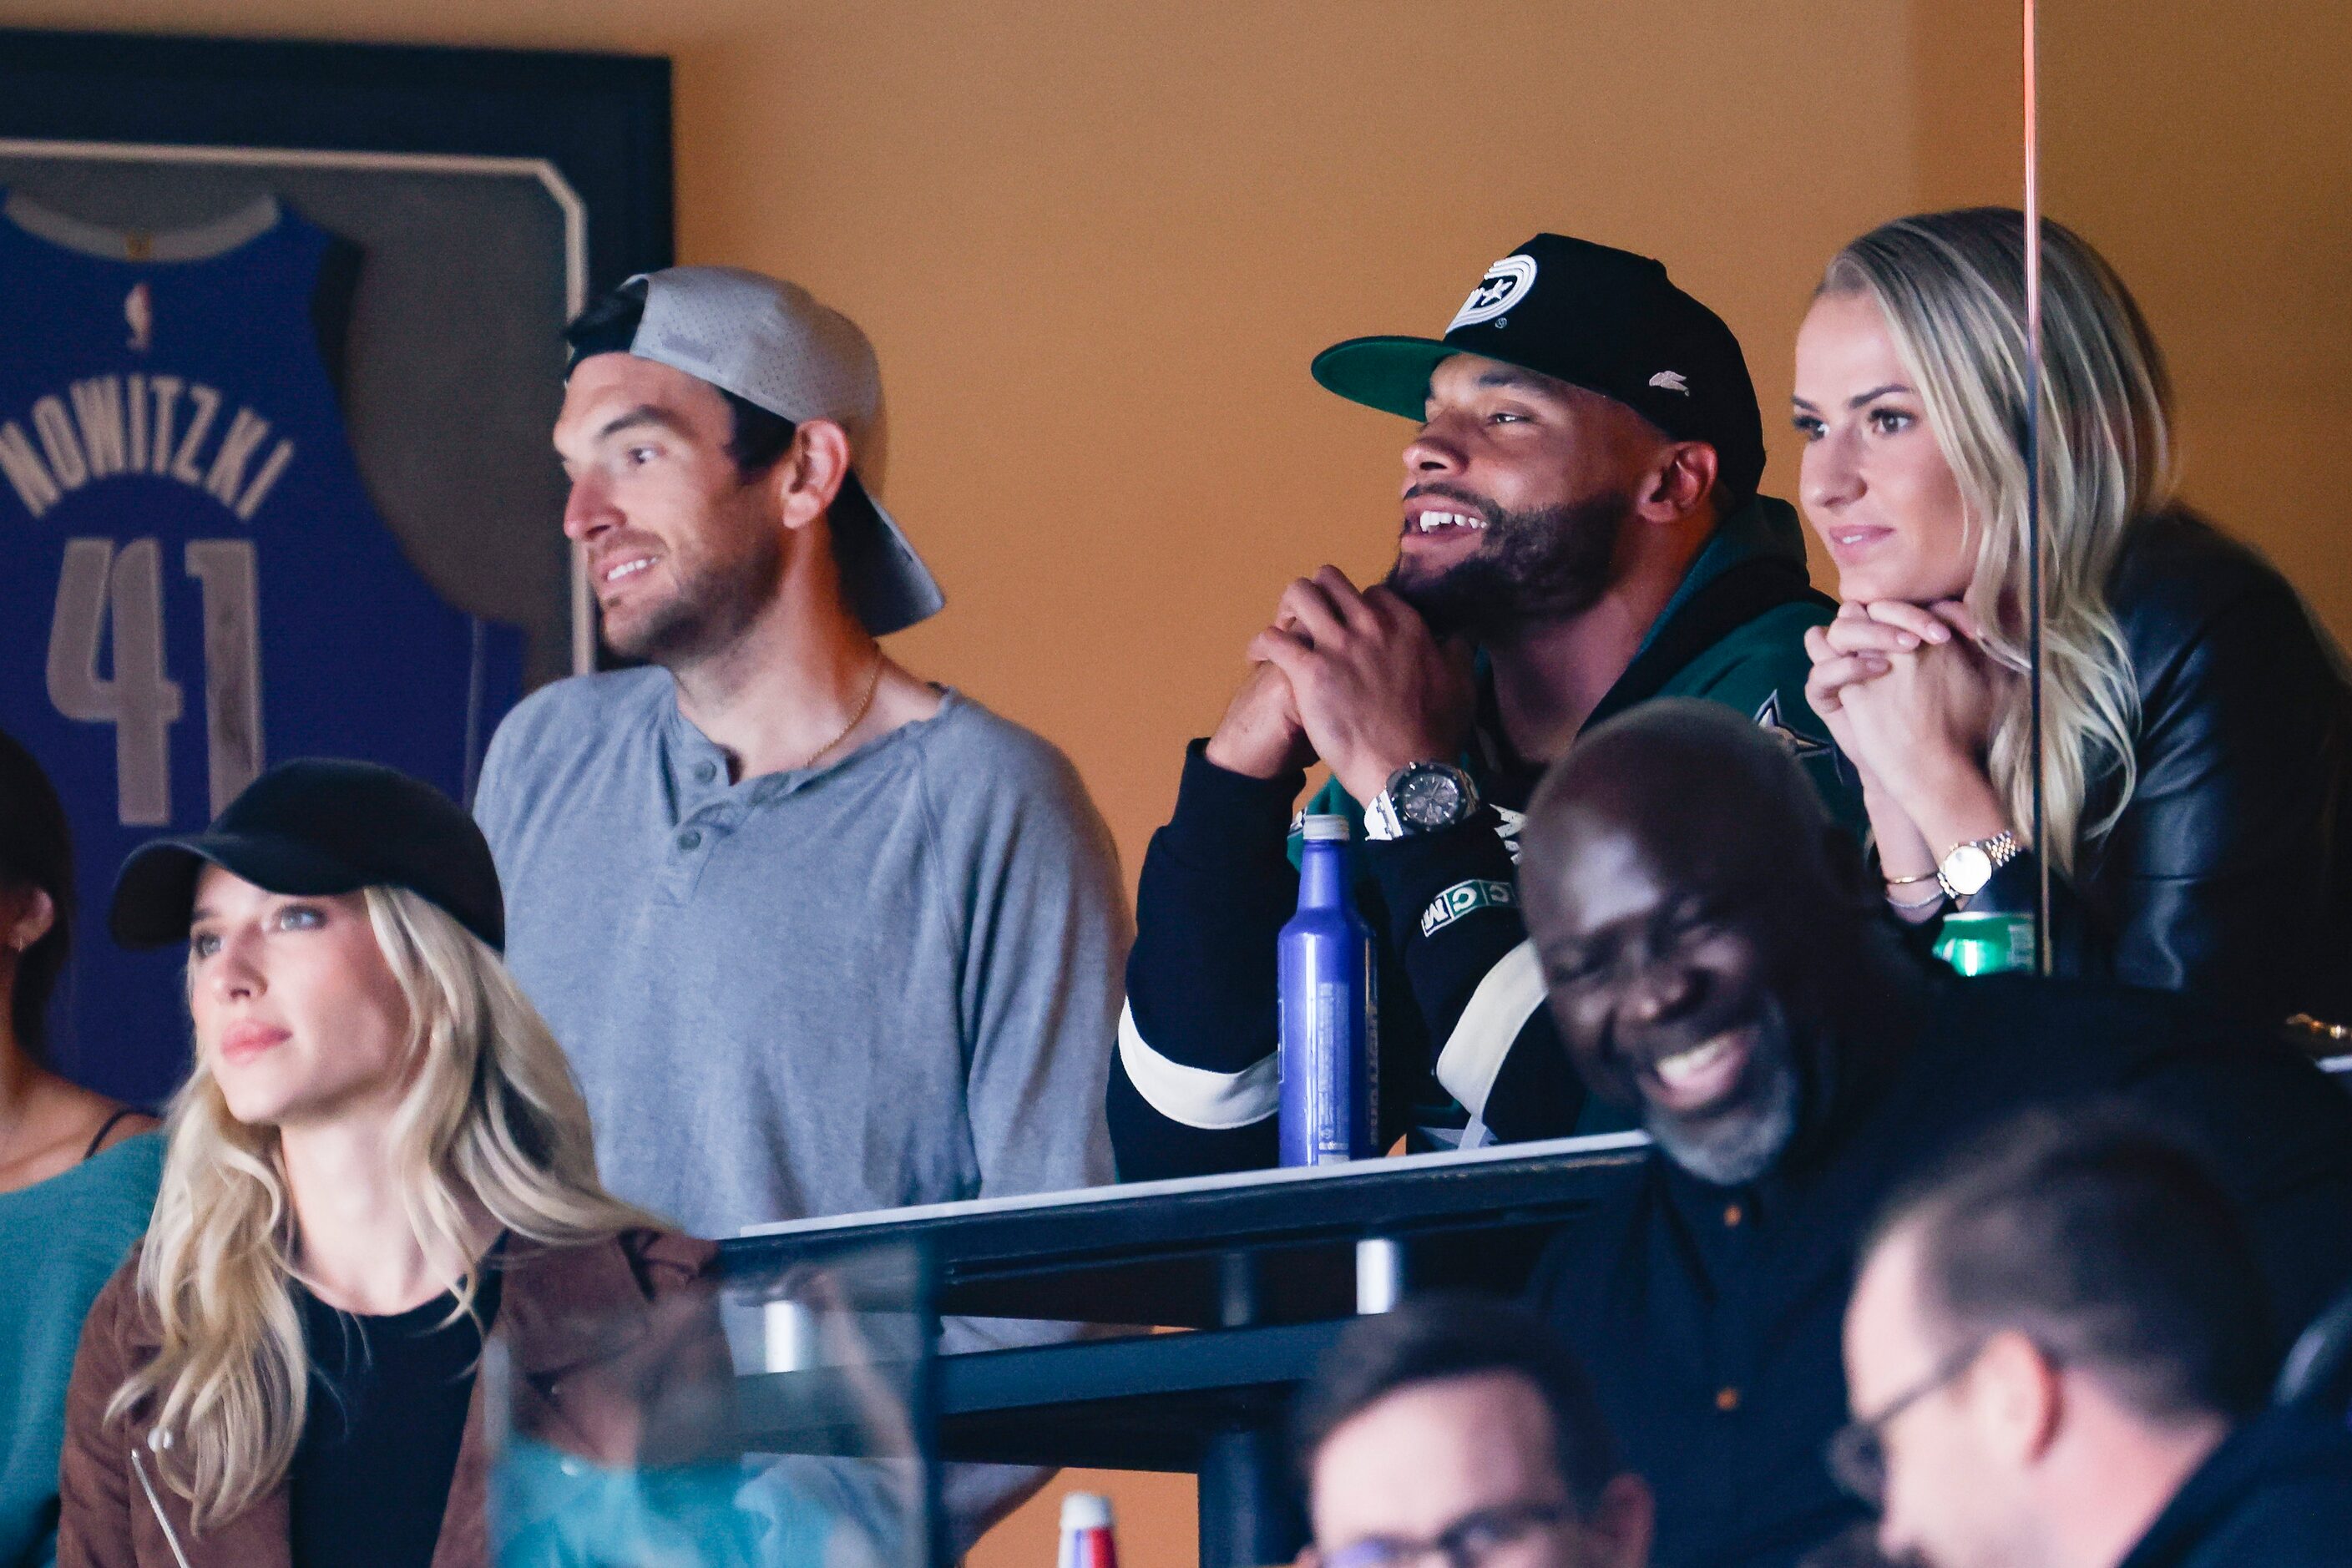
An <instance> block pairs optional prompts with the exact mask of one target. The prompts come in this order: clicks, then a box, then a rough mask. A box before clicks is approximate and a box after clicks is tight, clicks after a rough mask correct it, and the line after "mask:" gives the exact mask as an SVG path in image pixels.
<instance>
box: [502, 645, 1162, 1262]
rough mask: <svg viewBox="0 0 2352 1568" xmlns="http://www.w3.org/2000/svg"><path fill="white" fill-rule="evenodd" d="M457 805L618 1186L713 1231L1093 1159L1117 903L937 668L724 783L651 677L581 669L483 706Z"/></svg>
mask: <svg viewBox="0 0 2352 1568" xmlns="http://www.w3.org/2000/svg"><path fill="white" fill-rule="evenodd" d="M475 814H476V816H478V819H479V820H480V822H481V826H482V829H483V831H484V833H486V834H487V835H488V837H489V841H490V847H491V850H492V851H493V853H494V854H495V855H496V856H497V858H498V866H499V876H500V878H501V879H503V881H504V883H505V887H506V899H507V933H508V936H507V962H508V963H509V965H510V966H511V967H512V969H513V971H514V973H515V974H516V976H517V977H518V978H519V979H520V981H521V983H522V986H523V989H524V990H525V992H527V993H528V994H529V995H530V998H531V1000H532V1001H533V1002H535V1003H536V1004H537V1005H538V1006H539V1008H540V1010H541V1012H542V1013H543V1014H544V1015H545V1016H546V1017H547V1020H548V1022H549V1024H550V1025H551V1026H553V1028H554V1030H555V1036H556V1038H557V1039H559V1040H561V1041H562V1044H563V1048H564V1050H565V1052H566V1053H567V1054H568V1055H569V1056H570V1058H571V1059H572V1068H573V1070H574V1072H575V1073H576V1074H577V1076H578V1078H579V1079H580V1083H581V1087H582V1089H583V1090H584V1091H585V1092H586V1094H587V1097H588V1108H589V1110H590V1112H591V1113H592V1115H593V1118H594V1121H595V1128H596V1152H597V1161H598V1164H599V1165H600V1167H601V1168H602V1171H603V1174H604V1181H605V1184H606V1185H607V1186H609V1187H610V1188H611V1189H612V1190H613V1191H614V1193H615V1194H618V1195H619V1196H621V1197H623V1198H625V1199H626V1200H628V1201H629V1202H632V1203H635V1204H638V1205H642V1206H644V1207H646V1208H647V1209H650V1210H652V1211H653V1212H654V1213H656V1214H658V1215H664V1216H666V1217H667V1218H668V1219H670V1220H672V1221H674V1222H676V1223H677V1224H678V1225H680V1226H683V1227H684V1228H686V1229H687V1230H688V1231H691V1232H693V1233H694V1234H696V1235H698V1236H706V1237H725V1236H730V1235H733V1234H734V1233H735V1232H736V1231H738V1230H740V1228H741V1227H743V1226H746V1225H751V1224H756V1223H759V1222H762V1221H769V1220H785V1219H796V1218H802V1217H804V1216H808V1215H826V1214H841V1213H848V1212H855V1211H858V1210H864V1209H874V1208H884V1207H889V1206H893V1205H901V1204H922V1203H938V1202H944V1201H949V1200H953V1199H958V1198H970V1197H978V1196H994V1195H999V1194H1015V1193H1034V1192H1050V1191H1055V1190H1057V1189H1061V1188H1066V1187H1076V1186H1086V1185H1091V1184H1101V1183H1106V1182H1108V1181H1110V1180H1111V1178H1112V1172H1111V1154H1110V1141H1109V1137H1108V1132H1107V1131H1106V1129H1105V1126H1104V1121H1103V1086H1104V1079H1105V1077H1106V1075H1107V1073H1108V1066H1109V1053H1110V1049H1111V1046H1112V1042H1113V1041H1114V1040H1115V1038H1116V1037H1117V1031H1118V1008H1119V997H1120V991H1121V975H1122V971H1123V966H1124V964H1125V962H1126V949H1127V943H1128V941H1129V932H1130V927H1129V917H1128V911H1127V906H1126V897H1125V893H1124V889H1123V887H1122V883H1121V880H1120V877H1119V871H1118V858H1117V852H1116V851H1115V849H1114V848H1113V847H1112V844H1111V840H1110V835H1109V833H1108V830H1107V829H1106V828H1105V826H1103V822H1102V819H1101V817H1100V816H1099V815H1097V812H1096V811H1095V808H1094V805H1093V804H1092V803H1091V802H1090V801H1089V800H1088V799H1087V794H1086V790H1085V787H1084V786H1083V785H1082V784H1080V783H1079V781H1078V777H1077V773H1076V770H1074V769H1073V768H1072V767H1071V766H1070V764H1069V762H1068V761H1067V760H1066V758H1065V757H1063V755H1062V754H1061V753H1060V752H1057V751H1056V750H1055V749H1054V747H1053V746H1051V745H1050V744H1048V743H1047V742H1045V741H1043V740H1041V739H1039V738H1038V737H1037V736H1035V735H1033V734H1031V733H1030V732H1029V731H1026V730H1024V729H1022V728H1021V727H1020V726H1018V725H1016V724H1013V723H1011V722H1009V721H1006V720H1003V719H1000V718H998V717H997V716H996V715H994V714H992V713H991V712H989V711H988V710H986V709H985V708H982V706H981V705H980V704H978V703H976V702H974V701H972V700H970V699H968V698H965V697H962V696H960V695H959V694H957V693H956V692H954V691H952V690H950V691H949V692H947V693H946V695H945V699H944V700H943V701H942V703H941V705H940V710H939V712H938V713H937V714H936V715H935V716H933V717H931V718H929V719H926V720H921V721H917V722H915V723H911V724H907V725H904V726H902V727H900V728H899V729H898V730H896V731H891V732H890V733H889V734H887V735H884V736H882V737H881V738H880V739H878V740H876V741H874V742H871V743H870V744H868V745H866V746H864V747H862V748H860V749H859V750H858V751H856V752H852V753H851V754H850V755H848V756H847V757H845V758H843V759H842V760H840V761H839V762H836V763H832V764H830V765H828V766H824V767H819V768H809V769H802V770H799V771H795V772H792V773H770V774H765V775H762V776H761V777H757V778H750V779H745V780H742V781H741V782H740V783H735V784H730V783H729V782H728V768H727V758H726V756H725V754H724V753H723V752H721V751H720V750H719V747H718V746H717V745H715V744H714V743H712V742H711V741H710V740H709V738H708V737H706V736H704V735H703V734H702V733H701V731H698V730H697V729H696V728H695V727H694V726H693V725H692V724H691V723H689V722H688V721H687V720H686V718H685V717H684V716H683V715H682V714H681V713H679V711H678V708H677V696H676V688H675V686H674V685H673V683H672V682H671V679H670V677H669V675H668V674H667V672H666V671H664V670H660V669H655V668H646V669H633V670H625V671H620V672H616V673H613V674H605V675H593V676H583V677H579V678H576V679H570V680H564V681H559V682H557V683H556V684H554V685H552V686H550V687H548V688H546V689H543V690H541V691H540V692H538V693H536V694H535V695H533V696H532V697H531V698H530V699H529V700H526V701H525V702H523V703H522V704H521V705H520V707H518V708H516V709H515V710H514V711H513V712H512V713H511V714H509V716H508V718H507V720H506V721H505V722H504V723H503V724H501V725H500V726H499V731H498V735H497V737H496V738H495V739H494V740H493V741H492V742H491V743H490V749H489V753H488V758H487V760H486V761H485V763H484V764H483V770H482V779H481V787H480V789H479V792H478V797H477V800H476V805H475Z"/></svg>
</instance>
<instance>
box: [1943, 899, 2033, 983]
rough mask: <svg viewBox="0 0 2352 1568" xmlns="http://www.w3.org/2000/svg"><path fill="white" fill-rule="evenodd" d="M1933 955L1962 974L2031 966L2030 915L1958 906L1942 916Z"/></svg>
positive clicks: (2031, 920)
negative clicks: (1966, 908)
mask: <svg viewBox="0 0 2352 1568" xmlns="http://www.w3.org/2000/svg"><path fill="white" fill-rule="evenodd" d="M1936 956H1937V958H1940V959H1942V960H1943V961H1944V962H1945V963H1948V964H1950V965H1951V966H1952V967H1953V968H1954V969H1957V970H1958V971H1959V972H1960V973H1962V974H1971V975H1973V974H2005V973H2009V972H2010V971H2011V970H2020V971H2030V970H2032V967H2033V917H2032V915H2014V914H2001V913H1996V912H1994V911H1992V910H1979V911H1975V912H1970V911H1968V910H1962V911H1961V912H1959V913H1958V914H1949V915H1946V916H1945V917H1944V930H1943V932H1942V934H1941V935H1939V936H1937V938H1936Z"/></svg>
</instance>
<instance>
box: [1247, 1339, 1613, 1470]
mask: <svg viewBox="0 0 2352 1568" xmlns="http://www.w3.org/2000/svg"><path fill="white" fill-rule="evenodd" d="M1486 1373H1503V1374H1505V1375H1507V1376H1512V1377H1519V1378H1524V1379H1525V1380H1527V1382H1528V1384H1531V1385H1532V1386H1533V1387H1534V1388H1535V1391H1536V1393H1537V1394H1539V1395H1541V1396H1542V1398H1543V1404H1544V1409H1545V1410H1546V1411H1547V1412H1549V1414H1550V1416H1551V1432H1552V1462H1553V1465H1554V1466H1555V1468H1558V1470H1559V1475H1560V1479H1562V1480H1563V1481H1565V1482H1566V1483H1567V1484H1568V1489H1569V1490H1570V1493H1571V1494H1572V1495H1573V1496H1574V1497H1575V1498H1576V1500H1577V1502H1578V1504H1579V1506H1580V1507H1582V1508H1585V1509H1591V1508H1592V1507H1593V1506H1594V1505H1595V1504H1596V1503H1598V1502H1599V1501H1600V1500H1601V1489H1602V1488H1604V1487H1606V1486H1607V1485H1608V1484H1609V1482H1610V1479H1611V1478H1612V1477H1613V1476H1615V1475H1616V1474H1617V1468H1618V1463H1617V1444H1616V1440H1615V1439H1614V1438H1612V1436H1610V1433H1609V1426H1608V1423H1607V1422H1606V1421H1604V1420H1603V1419H1602V1418H1601V1407H1600V1405H1597V1404H1596V1403H1595V1402H1594V1400H1593V1397H1592V1385H1591V1383H1590V1382H1589V1381H1587V1379H1586V1378H1585V1375H1584V1369H1583V1368H1582V1367H1581V1366H1580V1365H1579V1364H1578V1363H1577V1360H1576V1358H1575V1356H1573V1355H1571V1354H1570V1352H1569V1351H1568V1348H1567V1347H1566V1346H1565V1345H1563V1344H1561V1343H1560V1342H1559V1339H1558V1338H1557V1337H1556V1336H1555V1335H1554V1334H1553V1332H1552V1331H1551V1328H1550V1326H1549V1324H1547V1323H1546V1322H1545V1321H1543V1320H1542V1319H1541V1318H1538V1317H1537V1316H1536V1315H1535V1314H1534V1313H1533V1312H1531V1311H1529V1310H1527V1309H1526V1308H1525V1307H1520V1306H1516V1305H1513V1304H1512V1303H1510V1302H1507V1301H1496V1300H1486V1299H1484V1298H1480V1297H1475V1296H1420V1297H1415V1298H1414V1299H1413V1300H1410V1301H1407V1302H1405V1303H1404V1304H1403V1305H1402V1306H1401V1307H1399V1308H1397V1309H1396V1310H1394V1311H1392V1312H1384V1313H1381V1315H1380V1316H1378V1317H1370V1318H1360V1319H1358V1320H1357V1321H1355V1322H1354V1323H1352V1324H1350V1325H1349V1327H1348V1330H1347V1331H1346V1332H1344V1333H1342V1334H1341V1335H1340V1336H1339V1340H1338V1342H1336V1343H1334V1344H1333V1345H1332V1346H1331V1348H1330V1349H1329V1350H1328V1351H1327V1352H1324V1356H1323V1359H1322V1362H1321V1363H1320V1364H1318V1366H1317V1367H1316V1369H1315V1377H1314V1381H1312V1382H1311V1383H1309V1384H1307V1386H1306V1387H1305V1388H1304V1389H1302V1390H1301V1391H1300V1393H1299V1395H1298V1401H1297V1405H1294V1406H1293V1407H1292V1410H1291V1422H1290V1429H1291V1452H1292V1457H1293V1458H1294V1461H1295V1462H1296V1464H1297V1468H1298V1476H1299V1479H1300V1481H1301V1482H1302V1483H1303V1484H1304V1485H1306V1486H1307V1487H1309V1488H1311V1487H1312V1486H1313V1485H1314V1466H1315V1456H1316V1455H1317V1454H1318V1453H1319V1452H1320V1451H1321V1450H1322V1447H1323V1445H1324V1443H1325V1442H1326V1441H1328V1439H1329V1437H1330V1436H1331V1434H1332V1433H1333V1432H1335V1431H1337V1430H1339V1427H1340V1426H1341V1425H1343V1424H1344V1423H1346V1422H1347V1421H1349V1420H1350V1419H1352V1418H1353V1417H1354V1416H1356V1415H1359V1414H1360V1413H1361V1412H1363V1411H1364V1410H1366V1409H1368V1408H1369V1407H1370V1406H1371V1405H1375V1404H1378V1403H1379V1402H1380V1401H1381V1400H1383V1399H1385V1398H1387V1397H1388V1396H1389V1395H1390V1394H1394V1393H1397V1392H1398V1391H1399V1390H1401V1389H1405V1388H1411V1387H1412V1386H1414V1385H1416V1384H1424V1383H1440V1382H1444V1381H1447V1380H1450V1379H1453V1378H1457V1377H1476V1376H1480V1375H1482V1374H1486Z"/></svg>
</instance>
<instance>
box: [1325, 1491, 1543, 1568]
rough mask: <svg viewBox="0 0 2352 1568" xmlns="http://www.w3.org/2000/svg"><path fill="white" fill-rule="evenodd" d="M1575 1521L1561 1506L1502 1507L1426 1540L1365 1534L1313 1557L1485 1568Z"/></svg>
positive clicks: (1344, 1566)
mask: <svg viewBox="0 0 2352 1568" xmlns="http://www.w3.org/2000/svg"><path fill="white" fill-rule="evenodd" d="M1572 1518H1574V1510H1571V1509H1570V1507H1569V1506H1568V1504H1566V1503H1559V1502H1553V1503H1538V1502H1522V1503H1505V1504H1503V1505H1502V1506H1500V1507H1497V1508H1482V1509H1480V1510H1477V1511H1475V1512H1474V1513H1465V1514H1464V1515H1463V1516H1462V1517H1461V1518H1460V1519H1457V1520H1455V1521H1454V1522H1453V1523H1452V1524H1449V1525H1447V1526H1446V1527H1445V1528H1444V1530H1442V1531H1439V1532H1438V1533H1437V1534H1436V1535H1434V1536H1433V1537H1431V1538H1430V1539H1429V1540H1427V1541H1400V1540H1398V1539H1396V1538H1395V1537H1393V1536H1386V1535H1370V1536H1366V1537H1365V1538H1364V1539H1363V1540H1361V1541H1351V1542H1348V1544H1347V1545H1345V1546H1338V1547H1334V1548H1332V1549H1331V1550H1330V1551H1328V1552H1316V1553H1315V1557H1316V1559H1317V1560H1318V1562H1319V1563H1321V1568H1404V1564H1406V1563H1414V1562H1418V1561H1419V1560H1420V1559H1422V1558H1424V1557H1433V1556H1434V1557H1443V1558H1444V1560H1445V1561H1446V1563H1448V1564H1449V1568H1485V1565H1486V1563H1491V1562H1493V1561H1494V1560H1495V1559H1496V1557H1498V1556H1500V1555H1501V1554H1502V1553H1504V1552H1507V1551H1509V1550H1510V1549H1511V1548H1512V1547H1514V1546H1517V1545H1518V1544H1519V1543H1520V1542H1523V1541H1525V1540H1527V1539H1528V1537H1529V1536H1531V1535H1534V1534H1535V1533H1536V1532H1537V1531H1542V1530H1556V1529H1558V1528H1559V1526H1560V1525H1562V1524H1565V1523H1567V1522H1569V1521H1570V1520H1571V1519H1572Z"/></svg>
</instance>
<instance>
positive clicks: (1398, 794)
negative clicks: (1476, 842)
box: [1364, 763, 1478, 841]
mask: <svg viewBox="0 0 2352 1568" xmlns="http://www.w3.org/2000/svg"><path fill="white" fill-rule="evenodd" d="M1477 809H1478V786H1477V785H1476V784H1473V783H1471V782H1470V775H1469V774H1468V773H1465V772H1463V771H1462V770H1461V769H1460V768H1457V767H1455V766H1454V764H1453V763H1406V764H1405V765H1404V766H1403V767H1401V768H1399V769H1398V770H1397V771H1396V772H1394V773H1391V774H1390V775H1389V785H1388V788H1386V789H1384V790H1382V791H1381V793H1380V794H1378V795H1374V796H1372V798H1371V799H1370V800H1369V801H1366V802H1365V803H1364V837H1366V838H1367V839H1370V840H1375V841H1377V840H1384V839H1390V838H1403V837H1408V836H1410V835H1412V834H1417V833H1439V832H1443V831H1444V829H1446V828H1449V827H1454V826H1459V825H1460V824H1462V823H1465V822H1467V821H1469V820H1470V816H1471V814H1472V813H1473V812H1475V811H1476V810H1477Z"/></svg>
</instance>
